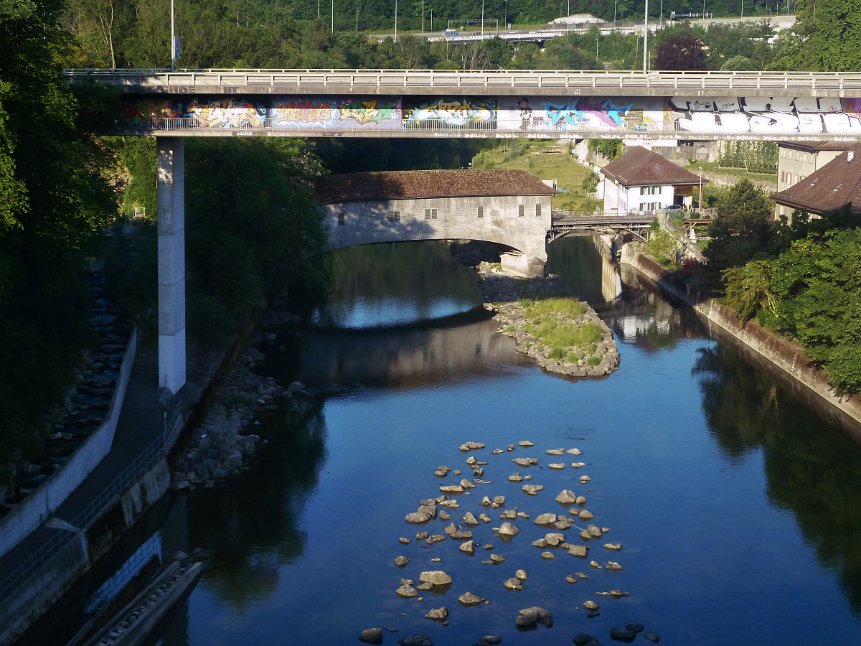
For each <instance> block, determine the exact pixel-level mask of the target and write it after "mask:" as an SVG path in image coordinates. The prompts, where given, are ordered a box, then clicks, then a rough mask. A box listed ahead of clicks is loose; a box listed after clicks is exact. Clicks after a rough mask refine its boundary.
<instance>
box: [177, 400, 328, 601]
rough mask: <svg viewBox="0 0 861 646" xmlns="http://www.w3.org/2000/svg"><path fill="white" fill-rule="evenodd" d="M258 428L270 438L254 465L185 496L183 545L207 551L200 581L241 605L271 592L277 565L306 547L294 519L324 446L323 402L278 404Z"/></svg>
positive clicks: (312, 483) (276, 579)
mask: <svg viewBox="0 0 861 646" xmlns="http://www.w3.org/2000/svg"><path fill="white" fill-rule="evenodd" d="M260 432H261V435H262V436H263V437H264V438H265V439H267V438H268V442H269V444H268V446H267V447H266V450H263V451H261V452H260V455H259V457H258V458H257V459H256V460H255V462H254V465H253V469H252V470H250V471H248V472H247V473H246V474H245V475H244V476H243V477H242V478H240V479H239V480H237V481H234V482H231V483H230V485H229V486H225V487H222V488H220V489H219V490H218V491H217V492H214V491H207V490H202V491H197V492H194V493H193V494H191V496H190V498H189V502H188V545H192V546H195V547H202V548H204V549H205V550H206V551H207V552H208V553H209V555H210V558H209V560H208V561H207V563H206V569H205V570H204V574H203V580H202V584H203V585H204V586H205V587H206V588H208V589H209V590H211V591H213V592H214V593H215V594H216V595H217V596H218V597H220V598H222V599H224V600H225V601H228V602H229V603H230V604H231V605H232V606H233V607H235V608H237V609H240V610H241V609H244V608H247V607H248V605H249V603H251V601H252V600H255V599H261V598H263V597H265V596H267V595H269V594H271V593H272V592H273V591H274V590H275V589H276V587H277V586H278V582H279V574H280V572H281V570H280V568H279V566H280V565H283V564H285V563H289V562H291V561H292V560H294V559H296V558H297V557H299V556H300V555H301V554H302V552H303V550H304V547H305V536H304V534H303V532H302V530H301V529H300V522H299V519H300V518H301V515H302V512H303V510H304V506H305V502H306V499H307V497H308V495H309V493H310V492H311V491H313V489H314V487H315V485H316V483H317V478H318V469H319V466H320V463H321V460H322V459H323V455H324V453H325V438H326V427H325V421H324V418H323V414H322V404H321V403H320V402H316V403H311V402H308V403H306V405H305V406H303V407H301V408H293V407H290V408H287V407H283V408H281V409H279V410H278V411H277V412H276V413H275V414H273V415H272V416H271V417H269V418H268V419H266V420H265V421H264V424H263V426H262V427H261V431H260Z"/></svg>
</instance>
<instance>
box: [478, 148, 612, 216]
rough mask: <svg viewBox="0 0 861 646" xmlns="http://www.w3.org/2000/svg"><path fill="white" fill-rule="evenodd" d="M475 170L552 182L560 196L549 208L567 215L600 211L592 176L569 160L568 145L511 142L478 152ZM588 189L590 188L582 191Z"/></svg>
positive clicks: (579, 165)
mask: <svg viewBox="0 0 861 646" xmlns="http://www.w3.org/2000/svg"><path fill="white" fill-rule="evenodd" d="M472 167H473V168H475V169H487V170H491V169H495V168H498V169H502V170H523V171H526V172H527V173H529V174H530V175H532V176H534V177H537V178H539V179H555V180H556V186H557V188H558V190H559V194H557V195H554V196H553V200H552V207H553V208H554V209H563V210H566V211H588V212H592V211H594V210H595V209H596V208H600V207H601V202H600V200H597V199H595V198H594V197H592V196H591V195H592V191H594V184H590V181H591V182H594V173H592V171H591V170H589V169H588V168H586V167H585V166H583V165H582V164H580V163H579V162H578V161H576V160H575V159H574V158H573V157H572V156H571V149H570V147H569V146H568V145H567V144H560V143H559V142H557V141H531V140H523V139H512V140H507V141H503V142H501V143H500V144H499V145H498V146H497V147H495V148H489V149H487V150H482V151H480V152H479V153H478V154H477V155H476V156H475V157H473V159H472ZM587 185H589V186H590V188H589V189H588V191H587V189H586V188H585V187H586V186H587Z"/></svg>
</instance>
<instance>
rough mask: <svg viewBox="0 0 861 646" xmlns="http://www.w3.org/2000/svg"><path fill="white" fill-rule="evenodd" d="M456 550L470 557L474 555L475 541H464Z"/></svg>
mask: <svg viewBox="0 0 861 646" xmlns="http://www.w3.org/2000/svg"><path fill="white" fill-rule="evenodd" d="M458 549H459V550H460V551H461V552H463V553H465V554H469V555H470V556H472V555H473V554H474V553H475V541H471V540H470V541H466V542H465V543H461V544H460V547H458Z"/></svg>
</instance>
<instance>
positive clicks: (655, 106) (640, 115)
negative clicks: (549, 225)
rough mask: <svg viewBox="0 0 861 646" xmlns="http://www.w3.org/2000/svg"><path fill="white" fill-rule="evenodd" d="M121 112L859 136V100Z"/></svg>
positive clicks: (223, 106)
mask: <svg viewBox="0 0 861 646" xmlns="http://www.w3.org/2000/svg"><path fill="white" fill-rule="evenodd" d="M122 111H123V119H124V121H125V123H127V124H128V126H129V127H130V128H135V129H137V130H140V129H141V128H144V129H147V128H151V127H157V128H160V127H169V128H174V127H176V128H186V127H199V128H212V129H251V128H273V129H286V130H291V129H292V130H305V131H324V130H325V131H351V130H390V131H395V130H411V129H419V130H436V129H439V130H498V131H504V132H523V133H528V132H536V133H542V132H583V133H584V134H586V133H592V132H597V133H613V132H614V131H618V132H619V133H620V134H621V133H622V132H632V133H638V132H640V133H643V132H650V133H666V134H667V135H669V136H678V133H685V132H688V133H691V134H703V135H709V134H713V135H745V134H754V135H757V134H758V135H774V136H782V135H792V134H802V135H806V134H818V133H827V134H835V135H858V136H861V98H848V99H839V98H816V97H797V98H787V97H723V98H704V97H655V98H648V97H633V98H631V97H629V98H624V97H500V98H499V99H498V100H497V98H495V97H485V98H470V97H454V98H448V97H439V98H429V97H403V98H401V97H348V96H340V97H339V96H329V97H327V96H276V97H267V98H260V97H255V98H253V99H251V98H247V97H175V98H174V99H171V100H168V99H152V98H148V97H140V96H138V97H134V96H130V97H126V98H125V99H124V101H123V108H122ZM163 120H168V121H169V123H166V124H165V123H164V121H163ZM173 120H178V121H179V123H174V122H173ZM587 136H588V135H587Z"/></svg>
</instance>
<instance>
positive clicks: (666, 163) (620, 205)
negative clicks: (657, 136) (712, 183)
mask: <svg viewBox="0 0 861 646" xmlns="http://www.w3.org/2000/svg"><path fill="white" fill-rule="evenodd" d="M601 174H602V175H603V176H604V179H603V181H602V183H601V184H602V187H601V188H602V192H601V194H602V195H603V198H604V211H605V212H608V213H619V214H624V213H645V212H651V211H659V210H661V209H666V208H667V207H668V206H672V205H677V206H687V207H690V206H691V205H692V201H693V194H694V191H695V190H697V191H698V190H699V187H701V186H702V185H703V184H706V183H707V182H708V180H707V179H703V178H702V177H701V176H700V175H697V174H696V173H692V172H690V171H689V170H685V169H684V168H682V167H681V166H678V165H676V164H674V163H673V162H671V161H670V160H668V159H667V158H666V157H662V156H661V155H659V154H657V153H655V152H652V151H651V150H647V149H645V148H643V147H641V146H633V147H631V148H629V149H628V150H626V151H625V153H624V154H622V155H621V156H620V157H618V158H617V159H614V160H613V161H611V162H610V163H609V164H607V165H606V166H604V168H602V169H601Z"/></svg>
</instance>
